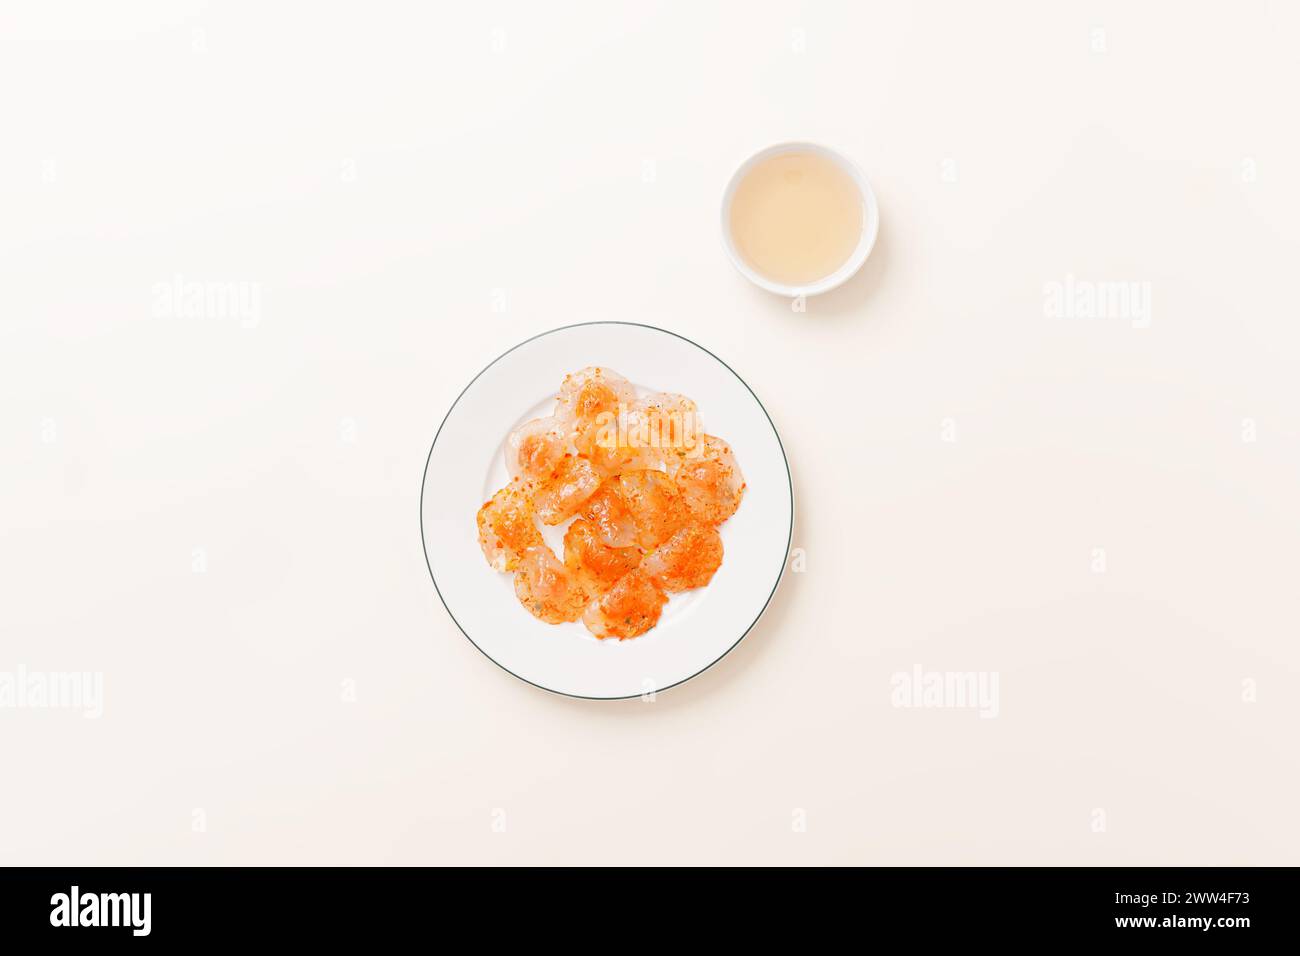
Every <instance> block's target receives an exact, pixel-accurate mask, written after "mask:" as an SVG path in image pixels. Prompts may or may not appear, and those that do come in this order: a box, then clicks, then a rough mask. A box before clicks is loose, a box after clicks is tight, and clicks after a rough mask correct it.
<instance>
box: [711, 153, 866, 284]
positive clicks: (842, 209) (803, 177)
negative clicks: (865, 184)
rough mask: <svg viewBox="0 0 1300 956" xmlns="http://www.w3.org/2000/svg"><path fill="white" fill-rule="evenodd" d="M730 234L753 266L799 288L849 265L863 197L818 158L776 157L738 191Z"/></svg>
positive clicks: (845, 176) (830, 164) (842, 171)
mask: <svg viewBox="0 0 1300 956" xmlns="http://www.w3.org/2000/svg"><path fill="white" fill-rule="evenodd" d="M730 228H731V237H732V241H733V242H734V243H735V246H736V249H737V250H738V251H739V253H740V255H741V256H742V257H744V259H745V260H746V261H747V262H748V263H749V265H750V267H751V268H753V269H754V270H755V271H757V272H759V273H761V274H762V275H764V276H766V277H767V278H769V279H772V280H774V281H776V282H782V283H787V284H789V285H801V284H804V283H809V282H816V281H817V280H818V279H824V278H825V277H826V276H829V275H830V274H831V273H833V272H835V270H837V269H838V268H839V267H840V266H842V265H844V263H846V262H848V260H849V257H850V256H851V255H852V254H853V252H854V250H855V249H856V248H857V245H858V240H859V239H861V238H862V193H861V191H860V190H859V189H858V186H857V183H856V182H854V181H853V178H852V176H850V175H849V173H848V172H847V171H846V170H845V169H843V168H842V167H841V166H840V165H839V164H838V163H837V162H835V161H834V160H833V159H830V158H829V157H826V156H823V155H821V154H820V153H815V152H812V151H805V150H801V151H798V152H788V153H778V154H777V155H775V156H770V157H768V158H767V159H764V160H761V161H759V162H758V163H757V164H756V165H755V166H754V167H753V168H752V169H750V170H749V172H747V173H746V174H745V176H744V178H743V179H742V180H741V181H740V183H739V184H738V185H737V186H736V191H735V194H734V195H733V197H732V201H731V221H730Z"/></svg>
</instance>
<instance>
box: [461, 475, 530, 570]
mask: <svg viewBox="0 0 1300 956" xmlns="http://www.w3.org/2000/svg"><path fill="white" fill-rule="evenodd" d="M533 491H534V486H533V483H532V482H530V481H527V480H526V479H523V478H512V479H511V481H510V484H508V485H506V486H505V487H504V488H502V489H501V490H500V491H498V492H497V493H496V494H495V495H493V496H492V500H490V501H488V502H486V503H485V504H484V505H483V507H482V508H480V509H479V510H478V518H477V521H478V543H479V547H480V548H482V549H483V557H485V558H486V559H487V563H488V564H489V565H491V566H492V570H494V571H513V570H514V569H515V567H516V566H517V565H518V564H519V559H520V558H521V557H523V554H524V552H525V551H527V550H528V549H529V548H533V547H536V546H538V545H540V544H542V543H543V542H542V532H541V531H540V530H538V528H537V522H536V521H535V520H534V518H533V501H532V497H533Z"/></svg>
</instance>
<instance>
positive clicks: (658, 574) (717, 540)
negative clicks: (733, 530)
mask: <svg viewBox="0 0 1300 956" xmlns="http://www.w3.org/2000/svg"><path fill="white" fill-rule="evenodd" d="M721 566H722V536H721V535H719V534H718V529H717V528H715V527H713V526H711V525H698V524H693V525H687V526H686V527H684V528H680V529H678V530H677V531H676V532H675V533H674V534H673V536H672V537H671V538H669V539H668V540H667V541H665V542H664V543H663V544H661V545H659V547H657V548H655V549H654V550H653V551H651V552H650V553H649V554H647V555H646V556H645V559H644V560H643V561H642V562H641V568H642V569H643V570H644V571H645V573H646V574H648V575H650V577H652V578H654V580H655V581H656V582H658V584H659V586H660V587H662V588H663V589H664V590H665V591H689V590H691V589H692V588H702V587H705V586H706V585H707V584H708V583H709V582H710V581H711V580H713V575H714V573H715V572H716V571H717V570H718V568H720V567H721Z"/></svg>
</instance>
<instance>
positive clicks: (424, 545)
mask: <svg viewBox="0 0 1300 956" xmlns="http://www.w3.org/2000/svg"><path fill="white" fill-rule="evenodd" d="M590 325H627V326H632V327H634V328H640V329H650V330H651V331H654V332H662V333H664V334H665V335H671V336H672V337H673V338H676V339H681V340H682V341H683V342H686V343H687V344H689V345H693V346H695V347H696V348H697V349H699V350H700V351H701V352H704V353H705V354H706V355H708V356H710V357H711V358H712V359H713V360H714V361H716V362H717V363H718V364H719V365H721V366H722V367H723V368H725V369H726V370H727V371H728V372H730V373H731V374H732V375H734V376H735V377H736V381H738V382H739V383H740V384H741V385H743V386H745V391H747V392H749V394H750V397H751V398H753V399H754V403H755V404H756V405H758V408H759V411H761V412H762V413H763V417H764V418H766V419H767V424H768V427H769V428H771V429H772V435H773V437H774V438H776V445H777V448H779V449H780V451H781V462H782V464H784V465H785V478H786V486H787V489H788V491H789V494H790V527H789V529H787V532H786V541H785V559H784V560H782V562H781V573H780V574H778V575H777V576H776V581H775V582H773V584H772V591H771V593H769V594H768V596H767V599H766V600H765V601H764V602H763V606H762V607H761V608H759V609H758V614H757V615H756V616H755V617H754V620H752V621H750V622H749V626H748V627H746V628H745V629H744V630H743V631H742V632H741V634H740V636H739V637H738V638H736V640H735V641H734V642H733V643H732V644H731V646H730V647H728V648H727V649H726V650H725V651H723V652H722V653H721V654H719V655H718V656H717V657H715V658H714V659H713V660H712V661H710V662H709V663H707V664H705V665H704V666H703V667H701V668H700V669H699V670H697V671H696V672H695V673H694V674H691V675H690V676H689V677H683V678H682V679H681V680H678V681H674V682H673V683H671V684H667V685H665V686H663V687H656V688H654V689H653V690H652V691H650V693H652V694H660V693H663V692H664V691H668V690H672V689H673V688H674V687H680V686H681V685H682V684H685V683H686V682H687V681H691V680H694V679H695V678H697V677H699V676H700V675H701V674H703V673H704V672H705V671H707V670H708V669H709V668H710V667H712V666H713V665H714V664H717V663H718V662H719V661H720V660H722V659H723V658H724V657H726V656H727V655H728V654H730V653H731V652H732V651H734V650H735V649H736V648H737V647H738V646H739V645H740V642H741V641H743V640H744V639H745V638H746V637H747V636H748V635H749V632H750V631H752V630H753V629H754V627H755V626H756V625H757V624H758V622H759V621H760V620H762V618H763V614H764V613H765V612H766V611H767V609H768V606H769V605H771V603H772V598H774V597H775V596H776V592H777V589H778V588H779V587H780V586H781V582H782V581H783V580H785V575H786V565H788V564H789V558H790V545H791V544H792V543H793V542H794V478H793V477H792V476H791V474H790V457H789V456H788V455H787V454H786V453H785V443H784V442H782V441H781V433H780V432H779V431H777V428H776V423H775V422H774V421H772V416H771V415H769V414H768V412H767V408H766V407H765V406H764V405H763V402H762V399H760V398H759V397H758V395H757V394H756V393H755V392H754V390H753V389H752V388H750V387H749V383H748V382H746V381H745V380H744V379H743V378H741V377H740V373H738V372H737V371H736V370H735V369H734V368H732V367H731V366H730V365H728V364H727V363H726V362H725V361H723V360H722V358H721V357H719V356H718V355H717V354H715V353H714V352H712V351H710V350H709V349H707V348H705V347H704V346H703V345H701V344H700V343H699V342H696V341H695V340H694V339H690V338H687V337H686V336H685V335H682V334H681V333H680V332H674V331H672V330H671V329H665V328H661V327H660V326H657V325H650V324H648V323H646V322H625V321H621V320H618V319H597V320H594V321H591V322H573V323H570V324H569V325H559V326H556V327H555V328H553V329H547V330H545V331H544V332H538V333H537V334H536V335H530V336H529V337H528V338H526V339H524V340H523V341H521V342H517V343H516V344H514V345H512V346H511V347H510V348H508V349H506V350H505V351H504V352H502V353H501V354H500V355H498V356H497V357H496V358H494V359H493V360H492V361H490V362H488V363H487V365H484V366H483V368H481V369H480V370H479V372H478V374H477V375H475V376H474V377H473V378H471V379H470V380H469V382H468V383H467V384H466V385H465V387H464V388H462V389H461V390H460V394H458V395H457V396H456V398H455V400H454V401H453V402H452V403H451V405H450V407H448V409H447V414H445V415H444V416H442V421H441V422H440V423H439V424H438V430H437V431H436V432H434V434H433V441H432V442H431V443H430V445H429V454H428V455H426V456H425V459H424V473H423V474H421V475H420V503H419V504H420V512H419V520H420V550H421V551H422V552H423V553H424V566H425V568H427V569H428V571H429V580H431V581H432V582H433V589H434V591H435V592H437V594H438V600H439V601H441V602H442V607H443V610H445V611H446V612H447V616H448V617H449V618H451V622H452V623H453V624H455V625H456V630H458V631H460V633H461V634H463V635H464V637H465V640H467V641H469V642H470V644H471V645H472V646H473V647H474V649H475V650H477V651H478V652H479V653H480V654H482V655H483V656H484V657H486V658H487V659H488V660H490V661H491V662H492V663H493V664H495V665H496V666H497V667H499V668H501V670H503V671H505V672H506V673H507V674H509V675H510V676H511V677H513V678H515V679H516V680H520V681H523V682H524V683H525V684H528V685H529V686H531V687H536V688H537V689H538V690H544V691H546V692H547V693H548V694H555V695H557V696H559V697H568V698H571V699H574V700H635V699H637V698H640V697H644V696H645V693H646V692H645V691H642V692H641V693H639V694H623V695H620V696H617V697H593V696H589V695H586V694H571V693H569V692H568V691H563V690H556V689H555V688H553V687H546V686H545V685H543V684H538V683H537V682H535V681H531V680H529V679H528V678H527V677H522V676H520V675H519V674H516V673H515V672H514V671H512V670H511V669H510V668H508V667H506V666H505V665H504V664H502V663H501V662H500V661H498V660H497V659H496V658H495V657H493V656H492V655H491V654H489V653H488V652H487V651H485V650H483V648H482V647H480V646H479V645H478V642H477V641H475V640H474V638H472V637H470V635H469V632H468V631H466V630H465V628H464V627H462V626H461V623H460V621H458V620H457V619H456V615H455V614H453V613H452V611H451V607H450V606H449V605H448V604H447V599H446V598H445V597H444V596H443V594H442V588H440V587H438V578H437V576H436V575H434V573H433V565H432V564H431V563H430V561H429V544H428V542H427V541H426V540H425V537H424V489H425V486H426V484H427V483H428V480H429V462H431V461H432V460H433V450H434V448H436V447H437V445H438V436H439V435H441V434H442V429H443V427H444V426H445V425H446V424H447V420H448V419H450V418H451V415H452V412H454V411H455V410H456V406H457V405H459V404H460V400H461V399H462V398H464V397H465V393H466V392H468V391H469V390H470V389H471V388H473V387H474V383H475V382H477V381H478V380H479V379H480V378H482V377H483V375H484V373H486V372H487V370H488V369H490V368H491V367H492V366H494V365H496V364H497V362H500V361H501V360H502V359H503V358H505V357H506V356H507V355H509V354H510V353H511V352H513V351H515V350H516V349H520V348H523V347H524V346H525V345H527V344H528V343H529V342H532V341H534V340H536V339H540V338H543V337H545V336H547V335H554V334H555V333H556V332H564V331H567V330H568V329H578V328H583V327H585V326H590Z"/></svg>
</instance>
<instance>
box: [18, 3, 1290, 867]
mask: <svg viewBox="0 0 1300 956" xmlns="http://www.w3.org/2000/svg"><path fill="white" fill-rule="evenodd" d="M1136 6H1137V5H1134V4H1128V3H1120V2H1115V3H1110V2H1095V3H1076V4H1070V5H1061V4H1051V5H1047V4H1037V3H1021V4H994V5H988V4H966V3H951V4H923V5H911V4H908V5H904V4H891V5H889V6H884V5H879V6H877V5H867V4H843V5H838V4H819V3H796V2H782V3H743V4H742V3H734V4H726V5H722V4H711V3H689V4H688V3H680V4H673V5H666V6H662V7H656V6H655V5H652V4H599V5H598V4H591V5H584V6H578V7H569V6H561V5H554V4H527V5H523V4H520V5H517V6H516V5H510V4H500V3H498V4H485V5H479V4H473V5H471V4H468V3H458V4H455V5H450V4H444V5H440V6H436V7H435V6H434V5H430V4H416V3H412V4H400V5H399V4H388V3H356V4H348V5H325V4H314V3H312V4H308V3H303V4H297V5H288V4H266V3H238V4H233V3H232V4H227V3H221V4H217V3H212V4H201V3H188V4H186V3H161V2H160V3H134V4H115V5H103V4H90V3H87V4H85V5H81V6H70V5H65V4H27V5H13V4H10V5H9V6H8V7H7V8H6V10H5V13H4V15H3V22H0V103H2V104H3V111H2V113H0V116H2V118H3V144H4V145H3V150H2V151H0V253H2V255H0V289H2V290H3V299H2V300H0V302H2V305H0V323H2V326H0V330H2V331H0V390H2V396H0V398H2V401H0V466H2V467H0V509H3V510H2V512H0V531H2V537H0V671H14V670H16V669H17V668H18V667H19V666H26V667H27V668H29V669H38V670H66V671H95V672H102V674H103V680H104V713H103V716H102V718H101V719H98V720H91V719H85V718H84V717H82V716H81V715H80V714H78V713H75V712H70V711H58V710H36V709H13V708H9V709H0V754H2V755H3V765H4V771H3V780H4V784H3V787H2V788H0V791H2V795H0V859H2V860H3V861H4V862H13V863H47V864H52V863H195V864H201V863H218V862H219V863H361V862H367V863H396V862H401V863H417V862H418V863H441V862H462V863H498V862H512V863H540V862H553V863H613V862H620V863H632V862H644V863H666V862H697V863H705V862H741V863H754V862H786V863H815V862H823V863H824V862H833V863H850V862H852V863H1084V864H1094V863H1096V864H1101V863H1198V864H1226V863H1290V864H1295V863H1297V862H1300V836H1298V835H1297V823H1296V817H1295V808H1296V805H1297V798H1298V797H1300V793H1298V792H1297V791H1298V789H1300V788H1298V786H1297V783H1298V779H1300V774H1298V772H1297V771H1298V764H1297V761H1298V757H1297V747H1296V729H1297V726H1298V720H1297V718H1300V706H1298V705H1297V699H1298V696H1297V679H1298V677H1300V652H1298V651H1297V647H1296V640H1297V623H1296V593H1297V592H1296V579H1297V569H1298V568H1297V565H1298V563H1300V562H1298V560H1297V543H1298V542H1300V535H1298V532H1300V497H1298V496H1297V478H1300V401H1298V399H1300V386H1298V385H1297V381H1296V370H1297V349H1298V348H1300V332H1298V331H1297V305H1296V298H1295V294H1294V289H1295V280H1294V274H1295V263H1296V253H1297V250H1298V248H1300V243H1298V239H1300V225H1298V219H1300V178H1297V175H1296V170H1297V168H1300V139H1298V137H1297V133H1296V126H1295V123H1294V94H1295V91H1296V88H1297V80H1300V76H1298V73H1300V68H1298V67H1297V64H1296V58H1295V51H1294V37H1295V35H1296V31H1297V28H1298V27H1300V16H1297V12H1296V9H1295V7H1294V6H1289V5H1287V4H1283V3H1277V4H1262V3H1230V4H1229V3H1223V4H1213V5H1212V4H1206V5H1201V4H1196V5H1192V4H1174V3H1166V4H1156V3H1151V4H1143V5H1141V8H1140V9H1134V8H1135V7H1136ZM791 138H804V139H814V140H818V141H821V142H825V143H827V144H828V145H832V146H835V147H838V148H840V149H842V150H844V151H846V152H847V153H849V154H850V155H851V156H853V157H854V158H855V159H857V160H858V161H859V162H860V163H861V164H862V165H863V167H864V168H865V170H866V171H867V174H868V175H869V176H870V178H871V181H872V183H873V184H874V187H875V190H876V193H877V195H878V197H879V200H880V206H881V216H882V227H881V233H880V240H879V243H878V244H877V246H876V249H875V252H874V253H873V254H872V257H871V259H870V261H869V262H868V264H867V266H866V268H865V269H864V271H863V272H862V273H861V274H860V275H859V276H858V277H857V279H855V280H854V281H853V282H852V283H850V284H849V285H848V286H846V287H845V288H843V289H841V290H838V291H837V292H835V293H832V294H830V295H828V296H826V297H824V298H822V299H819V300H813V301H810V302H809V304H808V309H807V311H806V312H805V313H798V312H795V311H793V310H792V309H791V306H790V303H789V302H787V301H782V300H780V299H776V298H773V297H770V296H768V295H766V294H764V293H761V292H759V291H757V290H755V289H753V288H751V287H750V286H748V285H747V284H746V283H745V282H744V280H743V279H741V278H740V277H739V276H738V275H737V274H736V273H735V272H734V270H733V269H732V268H731V266H730V265H729V264H728V262H727V260H726V258H725V256H724V253H723V250H722V247H721V244H720V242H719V238H718V234H717V206H718V202H719V199H720V196H721V192H722V189H723V186H724V184H725V183H726V180H727V178H728V176H729V175H730V173H731V172H732V170H733V169H734V168H735V166H736V165H737V164H738V163H739V162H740V161H741V160H742V159H744V158H745V156H747V155H748V154H749V153H751V152H753V151H754V150H756V149H758V148H760V147H762V146H765V145H767V144H769V143H771V142H775V141H779V140H785V139H791ZM1068 275H1072V276H1074V277H1076V278H1077V279H1079V280H1085V281H1094V282H1095V281H1135V282H1147V283H1150V289H1151V295H1152V314H1151V324H1150V327H1149V328H1145V329H1135V328H1133V327H1132V323H1130V322H1124V321H1122V320H1117V319H1098V320H1091V321H1089V320H1064V319H1057V318H1051V317H1049V316H1048V315H1046V314H1045V306H1044V302H1045V295H1044V287H1045V284H1047V283H1052V282H1058V281H1064V280H1065V277H1066V276H1068ZM176 276H181V277H183V280H184V281H197V282H204V283H217V282H220V283H225V282H234V283H250V284H256V288H257V289H258V290H259V292H260V296H261V300H260V311H259V313H258V316H257V319H256V321H255V322H241V321H240V320H239V319H237V318H230V317H222V316H219V315H208V316H206V317H197V318H180V317H175V316H167V315H164V314H159V309H158V305H157V301H156V295H155V286H156V285H157V284H159V283H168V282H171V281H173V279H174V277H176ZM252 287H253V286H251V285H250V286H249V287H248V288H252ZM598 318H619V319H628V320H633V321H639V322H646V323H650V324H655V325H660V326H663V327H666V328H669V329H673V330H675V331H678V332H681V333H683V334H685V335H687V336H689V337H691V338H693V339H695V340H696V341H698V342H700V343H701V344H703V345H705V346H706V347H708V348H710V349H712V350H713V351H715V352H717V353H718V354H719V355H721V356H722V357H723V358H725V359H726V360H727V361H728V362H730V363H731V364H732V365H733V366H734V367H735V368H736V370H737V371H738V372H739V373H740V374H741V375H742V376H744V377H745V378H746V380H747V381H748V382H749V383H750V384H751V385H752V386H753V388H754V389H755V391H756V392H757V393H758V395H759V396H760V397H761V398H762V399H763V401H764V403H765V404H766V406H767V408H768V410H769V411H770V412H771V414H772V416H773V419H774V420H775V422H776V424H777V426H778V428H779V429H780V430H781V434H782V437H783V439H784V441H785V444H786V448H787V450H788V451H789V453H790V457H791V462H792V468H793V472H794V480H795V487H796V498H797V507H798V517H797V524H796V528H795V545H796V546H797V547H799V548H802V549H804V551H805V553H806V561H807V570H806V572H804V573H802V574H791V575H788V576H787V578H786V581H785V583H784V584H783V585H782V589H781V591H780V592H779V593H778V595H777V597H776V599H775V601H774V603H773V605H772V607H771V609H770V610H769V613H768V615H767V616H766V617H765V618H764V619H763V621H762V623H761V625H760V626H759V627H758V628H756V629H755V631H754V632H753V633H752V634H751V635H750V636H749V637H748V638H747V639H746V640H745V641H744V642H743V643H742V644H741V646H740V647H739V648H738V649H737V650H736V651H735V652H733V653H732V654H731V655H730V656H729V657H728V658H727V659H726V660H725V661H723V663H722V664H720V665H718V666H717V667H715V668H713V669H712V670H710V671H709V672H708V673H706V674H705V675H704V676H702V677H700V678H699V679H697V680H695V681H693V682H691V683H689V684H687V685H685V686H683V687H680V688H678V689H676V690H673V691H670V692H668V693H665V694H663V695H660V696H659V698H658V699H657V700H655V701H654V702H653V703H644V702H641V701H628V702H622V703H615V704H607V703H592V702H583V701H574V700H568V699H563V698H558V697H554V696H550V695H547V694H545V693H543V692H541V691H538V690H536V689H534V688H532V687H529V686H526V685H525V684H523V683H521V682H519V681H516V680H514V679H512V678H510V677H509V676H508V675H506V674H504V673H502V672H501V671H499V670H498V669H497V668H496V667H494V666H493V665H492V664H491V663H489V662H488V661H487V660H486V659H484V658H483V657H482V656H481V655H480V654H479V653H478V652H477V651H476V650H475V649H474V648H473V647H472V646H471V645H470V644H469V643H468V642H467V641H466V640H465V639H464V638H463V637H462V636H461V635H460V634H459V632H458V631H457V630H456V628H455V626H454V625H453V624H452V622H451V620H450V619H449V618H448V616H447V614H446V613H445V611H444V610H443V608H442V606H441V604H440V603H439V601H438V598H437V596H436V594H435V592H434V589H433V586H432V584H431V583H430V581H429V575H428V571H427V570H426V568H425V565H424V559H423V556H422V553H421V549H420V535H419V523H418V513H417V511H418V509H417V499H418V494H419V485H420V477H421V472H422V468H423V464H424V459H425V455H426V454H427V452H428V448H429V443H430V441H431V439H432V436H433V432H434V429H435V428H436V426H437V424H438V422H439V421H440V420H441V419H442V416H443V414H444V413H445V411H446V409H447V407H448V406H449V405H450V403H451V401H452V400H453V399H454V398H455V396H456V395H457V394H458V392H459V391H460V389H461V388H462V387H463V386H464V385H465V383H466V382H467V381H468V380H469V379H470V377H471V376H473V375H474V374H475V373H476V372H477V371H478V370H479V369H480V368H481V367H482V366H483V365H485V364H486V363H487V362H488V361H489V360H490V359H492V358H493V357H495V356H496V355H497V354H499V353H500V352H501V351H503V350H504V349H505V348H506V347H508V346H510V345H513V344H514V343H516V342H518V341H519V340H521V339H523V338H525V337H527V336H530V335H532V334H534V333H536V332H539V331H541V330H544V329H547V328H551V327H554V326H557V325H562V324H566V323H570V322H575V321H584V320H590V319H598ZM945 422H947V424H948V425H949V426H951V428H952V431H951V432H950V434H951V435H953V436H955V439H956V440H955V441H945V440H943V439H944V437H945V431H944V429H945ZM1252 427H1253V429H1254V432H1253V434H1254V437H1255V440H1254V441H1245V440H1243V437H1244V436H1246V437H1248V436H1249V435H1250V434H1251V431H1250V430H1251V428H1252ZM1097 549H1101V550H1103V551H1104V557H1105V571H1104V573H1097V571H1095V570H1094V568H1095V567H1096V552H1097ZM196 569H197V570H196ZM918 664H919V665H921V666H922V667H923V668H925V669H927V670H976V671H995V672H997V673H998V674H999V678H1000V713H999V716H998V717H997V718H995V719H980V717H979V716H978V714H977V713H975V712H974V711H971V710H919V709H904V708H896V707H894V706H892V705H891V684H890V678H891V675H892V674H894V673H895V672H896V671H910V670H911V669H912V668H913V667H914V666H915V665H918ZM1247 682H1253V683H1247ZM1252 689H1253V693H1252ZM353 692H354V693H353ZM352 696H355V699H354V700H352V699H349V698H351V697H352ZM1252 698H1253V702H1252ZM801 822H802V823H803V824H805V826H803V827H801V826H800V823H801ZM200 824H202V825H200ZM494 824H496V825H495V827H494ZM502 829H504V832H499V831H501V830H502Z"/></svg>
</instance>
